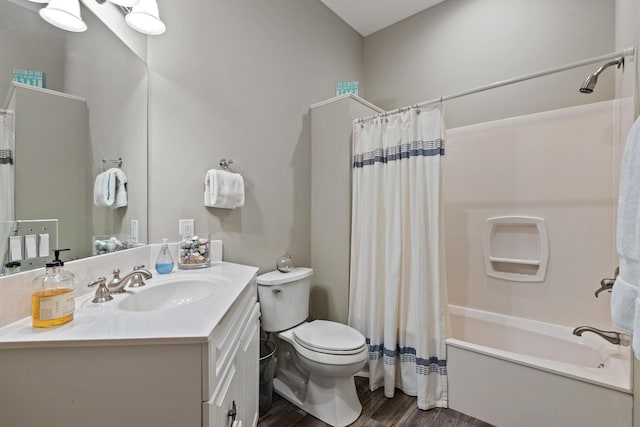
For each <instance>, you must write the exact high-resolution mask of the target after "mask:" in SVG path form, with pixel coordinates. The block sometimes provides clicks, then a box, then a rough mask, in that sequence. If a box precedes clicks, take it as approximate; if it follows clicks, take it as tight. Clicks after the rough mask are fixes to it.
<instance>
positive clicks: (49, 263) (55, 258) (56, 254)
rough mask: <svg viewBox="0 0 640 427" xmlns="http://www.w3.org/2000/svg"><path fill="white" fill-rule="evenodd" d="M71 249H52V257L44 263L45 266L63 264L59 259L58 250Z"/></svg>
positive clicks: (67, 249)
mask: <svg viewBox="0 0 640 427" xmlns="http://www.w3.org/2000/svg"><path fill="white" fill-rule="evenodd" d="M70 250H71V249H69V248H66V249H54V250H53V256H54V259H53V260H51V261H48V262H47V263H45V265H46V266H47V267H62V266H63V265H64V261H62V260H61V259H60V252H64V251H70Z"/></svg>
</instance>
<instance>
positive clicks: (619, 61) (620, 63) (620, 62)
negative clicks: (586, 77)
mask: <svg viewBox="0 0 640 427" xmlns="http://www.w3.org/2000/svg"><path fill="white" fill-rule="evenodd" d="M612 65H617V66H618V68H620V67H623V68H624V56H621V57H620V58H618V59H616V60H615V61H610V62H607V63H606V64H604V65H602V66H601V67H600V68H598V69H597V70H596V72H595V73H593V74H592V76H594V77H598V76H599V75H600V74H602V72H603V71H604V70H606V69H607V68H609V67H611V66H612Z"/></svg>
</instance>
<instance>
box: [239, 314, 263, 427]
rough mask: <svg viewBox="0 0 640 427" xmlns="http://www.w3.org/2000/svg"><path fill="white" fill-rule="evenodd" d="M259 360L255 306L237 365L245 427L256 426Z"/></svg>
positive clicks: (257, 323)
mask: <svg viewBox="0 0 640 427" xmlns="http://www.w3.org/2000/svg"><path fill="white" fill-rule="evenodd" d="M259 358H260V304H257V303H256V304H255V306H254V309H253V311H252V313H251V317H250V318H249V321H248V322H247V325H246V327H245V330H244V333H243V335H242V338H241V340H240V348H239V350H238V356H237V363H238V367H240V366H241V367H242V390H243V393H242V396H243V397H244V399H243V402H242V420H243V424H244V426H245V427H251V426H255V425H257V424H258V389H259V378H258V377H259V363H260V362H259V360H258V359H259Z"/></svg>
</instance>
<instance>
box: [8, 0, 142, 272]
mask: <svg viewBox="0 0 640 427" xmlns="http://www.w3.org/2000/svg"><path fill="white" fill-rule="evenodd" d="M44 6H46V4H36V3H32V2H29V1H27V0H0V35H1V37H0V102H2V100H4V104H3V105H1V106H0V107H1V108H3V109H5V110H7V112H3V113H2V114H1V115H0V118H7V117H8V119H6V120H2V123H3V125H4V126H2V127H0V142H2V144H3V146H4V145H6V144H7V142H6V140H7V139H8V137H7V135H9V133H11V132H12V134H13V139H14V141H13V144H12V145H13V147H12V159H11V161H8V160H7V161H4V162H3V161H2V159H0V177H1V179H2V182H0V207H1V208H0V222H1V221H4V220H40V219H57V220H58V236H57V237H58V245H59V246H60V247H65V248H66V247H70V248H71V252H70V253H69V252H68V253H66V257H65V258H66V259H77V258H84V257H87V256H90V255H93V254H95V253H96V249H95V245H94V240H95V238H96V236H98V238H109V237H117V238H118V239H119V240H120V241H122V242H128V243H129V244H131V243H135V242H136V240H137V242H138V243H142V242H145V241H146V239H147V223H148V222H147V95H148V72H147V67H146V65H145V64H144V63H143V62H142V61H141V60H140V59H139V58H138V56H136V55H135V54H134V53H133V52H132V51H131V50H130V49H129V48H128V47H127V46H126V45H125V44H124V43H123V42H122V41H121V40H120V39H119V38H118V37H117V36H116V35H115V34H113V33H112V32H111V31H110V30H109V29H108V28H107V27H106V26H105V25H104V24H103V23H102V21H100V20H99V19H98V18H96V17H95V16H94V15H93V13H92V12H91V11H89V10H88V9H86V8H85V7H84V6H82V17H83V19H84V21H85V22H86V23H87V26H88V28H89V29H88V30H87V31H86V32H84V33H69V32H66V31H63V30H60V29H58V28H55V27H53V26H51V25H49V24H47V23H46V22H44V21H43V20H42V19H41V18H40V16H39V15H38V10H39V9H40V8H41V7H44ZM15 69H21V70H33V71H42V72H44V73H45V78H46V80H45V82H46V89H44V90H41V89H38V88H34V87H32V86H27V85H21V84H17V83H12V79H13V71H14V70H15ZM11 122H12V123H11ZM7 123H10V124H12V126H9V125H7ZM2 148H3V147H0V149H2ZM5 153H6V152H5ZM0 157H2V156H0ZM117 159H122V165H121V170H122V172H123V174H124V176H126V179H127V185H126V192H127V206H124V207H120V208H116V209H113V208H111V207H104V206H96V204H95V203H94V182H95V178H96V176H97V175H98V174H100V173H101V172H103V171H104V170H106V169H109V168H112V167H117V166H118V164H117V162H116V160H117ZM103 160H105V161H103ZM8 171H10V172H8ZM11 181H13V186H12V188H10V187H11ZM12 205H13V206H12ZM11 207H12V209H11ZM133 220H136V221H137V223H138V227H137V229H138V236H137V239H135V236H132V235H131V222H132V221H133ZM23 231H24V230H20V231H16V230H15V227H13V228H12V227H4V228H3V227H0V256H1V257H2V258H1V260H2V264H3V265H4V264H5V263H6V262H7V261H8V256H9V251H8V243H9V238H8V237H9V235H11V234H22V233H23ZM132 237H133V239H132ZM125 247H126V245H125ZM51 249H53V248H51ZM23 252H24V251H23ZM24 255H26V254H24V253H23V266H24V267H25V268H28V266H29V265H31V266H32V267H33V268H35V267H41V266H42V261H43V260H44V259H49V258H51V256H50V255H49V256H43V257H38V258H36V259H32V258H29V259H25V258H24ZM3 271H4V269H3ZM12 271H16V270H15V269H12ZM1 274H2V272H0V275H1Z"/></svg>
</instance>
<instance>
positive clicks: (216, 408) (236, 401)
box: [202, 360, 244, 427]
mask: <svg viewBox="0 0 640 427" xmlns="http://www.w3.org/2000/svg"><path fill="white" fill-rule="evenodd" d="M235 362H236V361H235V360H234V361H232V363H230V366H229V369H228V370H227V372H226V375H224V376H223V381H224V385H223V386H222V387H221V388H220V389H219V390H218V393H216V395H215V396H214V397H212V398H211V400H209V401H208V402H204V403H203V410H202V424H203V427H237V426H238V423H237V422H238V421H241V417H242V411H243V403H242V402H243V400H244V399H243V396H242V382H241V374H242V373H241V372H240V371H239V370H238V369H237V367H238V366H237V364H236V363H235ZM234 413H235V416H233V414H234ZM234 421H236V424H234ZM243 424H244V423H243Z"/></svg>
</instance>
